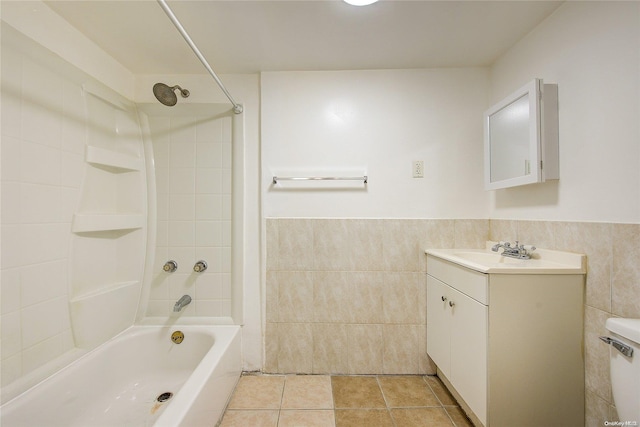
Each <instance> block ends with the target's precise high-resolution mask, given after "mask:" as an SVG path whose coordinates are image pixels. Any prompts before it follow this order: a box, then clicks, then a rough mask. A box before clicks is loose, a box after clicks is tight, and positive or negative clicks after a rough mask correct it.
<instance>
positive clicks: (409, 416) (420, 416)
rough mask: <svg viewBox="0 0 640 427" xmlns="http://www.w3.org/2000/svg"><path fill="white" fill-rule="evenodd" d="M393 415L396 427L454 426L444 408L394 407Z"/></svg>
mask: <svg viewBox="0 0 640 427" xmlns="http://www.w3.org/2000/svg"><path fill="white" fill-rule="evenodd" d="M391 416H392V417H393V421H394V422H395V425H396V427H453V423H452V422H451V419H450V418H449V415H447V412H446V411H445V410H444V408H442V407H439V408H394V409H391Z"/></svg>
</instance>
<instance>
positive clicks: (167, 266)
mask: <svg viewBox="0 0 640 427" xmlns="http://www.w3.org/2000/svg"><path fill="white" fill-rule="evenodd" d="M177 269H178V263H177V262H175V261H174V260H169V261H167V262H165V263H164V265H163V266H162V270H164V271H166V272H167V273H173V272H174V271H176V270H177Z"/></svg>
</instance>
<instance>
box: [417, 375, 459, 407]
mask: <svg viewBox="0 0 640 427" xmlns="http://www.w3.org/2000/svg"><path fill="white" fill-rule="evenodd" d="M424 378H425V380H426V381H427V384H429V387H431V390H433V393H434V394H435V395H436V396H437V397H438V400H439V401H440V403H442V404H443V405H445V406H446V405H457V404H458V402H456V399H454V397H453V396H451V393H449V390H447V388H446V387H445V386H444V384H442V381H440V378H438V377H436V376H435V375H427V376H426V377H424Z"/></svg>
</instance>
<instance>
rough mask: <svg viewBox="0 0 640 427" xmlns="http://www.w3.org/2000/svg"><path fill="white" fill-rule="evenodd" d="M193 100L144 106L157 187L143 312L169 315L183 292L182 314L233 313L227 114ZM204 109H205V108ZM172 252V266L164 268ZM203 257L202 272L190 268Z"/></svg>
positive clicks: (230, 172)
mask: <svg viewBox="0 0 640 427" xmlns="http://www.w3.org/2000/svg"><path fill="white" fill-rule="evenodd" d="M211 110H212V108H211V107H206V106H205V108H200V109H198V108H197V106H195V105H188V106H181V105H177V106H175V107H172V108H171V109H170V108H169V107H164V106H160V107H158V108H151V109H150V108H146V107H145V111H147V113H148V115H149V126H150V128H151V139H152V141H153V142H152V145H153V153H154V170H155V177H156V193H157V233H156V251H155V261H154V263H153V265H154V266H153V270H152V273H151V291H150V295H149V303H148V306H147V311H146V313H147V316H150V317H167V316H168V315H170V314H171V313H172V311H173V305H174V303H175V302H176V301H177V300H178V299H179V298H180V297H181V296H183V295H185V294H187V295H190V296H191V297H192V298H193V302H192V303H191V304H189V305H188V306H186V307H185V308H184V309H183V310H182V313H181V316H207V317H230V316H231V315H232V307H231V260H232V256H231V231H232V230H231V205H232V200H231V187H232V185H231V180H232V170H231V165H232V147H231V132H232V130H231V128H232V117H230V115H229V114H230V113H229V112H227V113H226V115H225V114H223V115H212V114H211V113H210V111H211ZM207 112H209V113H208V114H207ZM170 259H172V260H175V261H176V262H177V263H178V269H177V270H176V271H175V272H174V273H166V272H164V271H163V270H162V267H163V265H164V263H165V262H166V261H168V260H170ZM199 260H204V261H206V262H207V265H208V268H207V270H206V271H205V272H203V273H196V272H194V271H193V266H194V264H195V263H196V262H197V261H199Z"/></svg>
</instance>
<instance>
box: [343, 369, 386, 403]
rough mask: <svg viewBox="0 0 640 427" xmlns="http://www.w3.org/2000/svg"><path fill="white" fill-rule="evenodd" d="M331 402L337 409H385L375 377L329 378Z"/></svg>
mask: <svg viewBox="0 0 640 427" xmlns="http://www.w3.org/2000/svg"><path fill="white" fill-rule="evenodd" d="M331 388H332V391H333V401H334V404H335V407H336V409H337V408H352V409H354V408H386V404H385V401H384V398H383V397H382V392H381V391H380V387H379V386H378V380H377V379H376V377H368V376H364V377H360V376H334V377H331Z"/></svg>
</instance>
